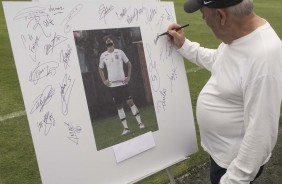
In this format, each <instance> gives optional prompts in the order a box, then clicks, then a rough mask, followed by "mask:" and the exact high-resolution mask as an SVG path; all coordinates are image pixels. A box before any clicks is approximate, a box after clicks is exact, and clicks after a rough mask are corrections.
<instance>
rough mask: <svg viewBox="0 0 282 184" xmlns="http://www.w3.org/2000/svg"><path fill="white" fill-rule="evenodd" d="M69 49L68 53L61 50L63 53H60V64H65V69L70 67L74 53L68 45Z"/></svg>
mask: <svg viewBox="0 0 282 184" xmlns="http://www.w3.org/2000/svg"><path fill="white" fill-rule="evenodd" d="M67 47H68V48H67V50H66V51H63V50H61V53H60V62H61V63H63V64H64V68H65V69H67V68H68V67H70V65H69V62H70V56H71V52H72V48H71V46H70V45H67Z"/></svg>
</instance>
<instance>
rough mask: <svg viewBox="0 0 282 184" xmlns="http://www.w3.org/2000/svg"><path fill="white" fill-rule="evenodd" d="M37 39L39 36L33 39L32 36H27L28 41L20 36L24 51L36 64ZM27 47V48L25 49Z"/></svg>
mask: <svg viewBox="0 0 282 184" xmlns="http://www.w3.org/2000/svg"><path fill="white" fill-rule="evenodd" d="M39 39H40V36H39V37H38V36H35V39H34V38H33V36H32V35H30V34H28V39H26V37H25V35H21V40H22V43H23V45H24V47H25V49H28V50H29V51H30V54H29V57H30V58H31V59H32V60H33V61H34V62H36V61H37V51H38V48H39ZM27 47H28V48H27Z"/></svg>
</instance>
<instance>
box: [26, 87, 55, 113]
mask: <svg viewBox="0 0 282 184" xmlns="http://www.w3.org/2000/svg"><path fill="white" fill-rule="evenodd" d="M54 95H55V90H54V89H53V87H52V86H51V85H48V86H46V87H45V88H44V90H43V91H42V93H41V94H40V95H38V96H37V97H36V98H35V99H34V100H33V104H34V105H33V107H32V109H31V111H30V114H33V113H34V112H35V111H36V110H38V109H39V112H41V111H42V110H43V108H44V107H45V105H47V104H48V103H49V102H50V101H51V99H52V97H53V96H54Z"/></svg>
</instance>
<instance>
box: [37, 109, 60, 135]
mask: <svg viewBox="0 0 282 184" xmlns="http://www.w3.org/2000/svg"><path fill="white" fill-rule="evenodd" d="M55 124H56V121H55V118H54V116H53V114H52V113H50V112H49V111H48V112H46V113H45V115H44V118H43V120H42V121H40V122H38V123H37V126H38V129H39V132H41V130H42V129H43V130H42V131H43V133H44V135H45V136H47V135H48V134H49V132H50V130H51V128H52V127H53V126H55Z"/></svg>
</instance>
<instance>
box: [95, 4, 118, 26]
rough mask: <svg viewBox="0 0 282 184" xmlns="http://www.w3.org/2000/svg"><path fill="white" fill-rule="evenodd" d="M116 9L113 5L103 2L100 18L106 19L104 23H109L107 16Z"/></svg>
mask: <svg viewBox="0 0 282 184" xmlns="http://www.w3.org/2000/svg"><path fill="white" fill-rule="evenodd" d="M113 9H114V6H113V5H110V6H109V7H107V6H106V5H105V4H101V5H100V7H99V12H98V13H99V20H104V23H105V24H107V21H106V16H107V15H108V14H109V13H110V12H111V11H112V10H113Z"/></svg>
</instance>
